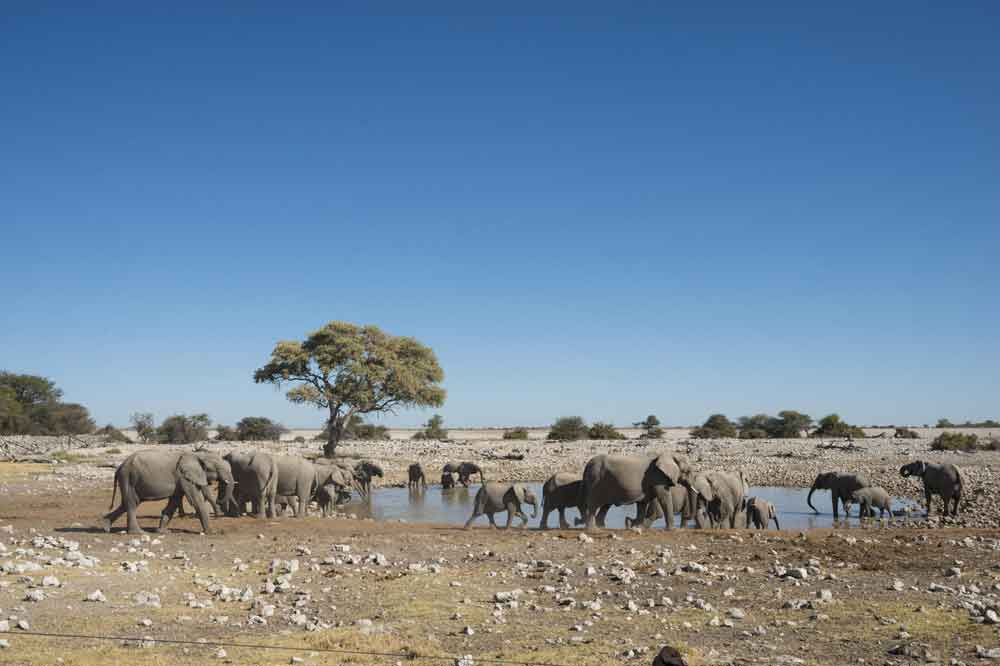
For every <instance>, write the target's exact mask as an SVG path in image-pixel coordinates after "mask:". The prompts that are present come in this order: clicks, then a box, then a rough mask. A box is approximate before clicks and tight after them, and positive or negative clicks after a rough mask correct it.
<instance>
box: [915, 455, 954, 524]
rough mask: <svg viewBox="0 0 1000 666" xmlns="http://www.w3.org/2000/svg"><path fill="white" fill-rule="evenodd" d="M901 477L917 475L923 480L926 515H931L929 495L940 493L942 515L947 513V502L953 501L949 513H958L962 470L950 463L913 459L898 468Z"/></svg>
mask: <svg viewBox="0 0 1000 666" xmlns="http://www.w3.org/2000/svg"><path fill="white" fill-rule="evenodd" d="M899 474H900V476H903V477H909V476H919V477H921V478H922V479H923V480H924V497H925V498H926V500H927V515H928V517H929V516H930V515H931V497H932V496H933V495H940V497H941V499H942V500H944V515H946V516H947V515H948V503H949V501H953V502H954V506H953V508H952V512H951V515H953V516H957V515H958V502H959V501H960V500H961V499H962V486H963V482H962V481H963V480H962V471H961V470H960V469H958V467H956V466H955V465H952V464H951V463H927V462H924V461H922V460H915V461H913V462H911V463H908V464H906V465H903V466H902V467H900V468H899Z"/></svg>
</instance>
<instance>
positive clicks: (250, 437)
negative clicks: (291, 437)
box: [236, 416, 288, 442]
mask: <svg viewBox="0 0 1000 666" xmlns="http://www.w3.org/2000/svg"><path fill="white" fill-rule="evenodd" d="M284 432H288V429H287V428H286V427H285V426H283V425H281V424H280V423H275V422H274V421H272V420H271V419H269V418H267V417H265V416H246V417H243V418H242V419H240V420H239V422H238V423H237V424H236V439H238V440H240V441H246V442H272V441H277V440H279V439H281V434H282V433H284Z"/></svg>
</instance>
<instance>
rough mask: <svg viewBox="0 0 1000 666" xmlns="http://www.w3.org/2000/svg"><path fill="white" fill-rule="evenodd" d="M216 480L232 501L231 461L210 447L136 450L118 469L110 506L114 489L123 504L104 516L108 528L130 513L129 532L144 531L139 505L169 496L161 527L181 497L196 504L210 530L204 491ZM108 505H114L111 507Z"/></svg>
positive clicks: (224, 498) (225, 499) (203, 527)
mask: <svg viewBox="0 0 1000 666" xmlns="http://www.w3.org/2000/svg"><path fill="white" fill-rule="evenodd" d="M213 481H217V482H218V483H219V487H220V495H222V502H223V504H228V503H229V502H230V501H232V493H233V486H234V482H233V474H232V471H231V470H230V467H229V463H227V462H226V461H225V460H223V459H222V457H221V456H220V455H219V454H217V453H210V452H208V451H193V452H184V453H181V452H177V451H139V452H137V453H133V454H132V455H130V456H129V457H128V458H126V459H125V460H124V461H122V464H121V465H119V466H118V469H116V470H115V485H114V490H112V492H111V506H114V505H115V492H116V491H118V490H120V491H121V495H122V497H121V504H119V505H118V508H116V509H115V510H114V511H111V512H110V513H108V514H106V515H105V516H104V520H105V527H104V530H105V531H106V532H110V531H111V526H112V525H113V524H114V522H115V520H117V519H118V517H119V516H121V515H122V514H123V513H127V514H128V518H127V520H128V523H127V525H128V532H129V534H141V533H142V528H140V527H139V521H138V519H137V518H136V508H137V507H138V506H139V504H140V503H142V502H146V501H150V500H163V499H166V500H168V502H167V506H166V507H165V508H164V509H163V511H162V512H161V514H160V525H159V528H158V531H160V532H162V531H164V530H165V529H166V528H167V525H168V524H169V523H170V519H171V518H172V517H173V515H174V512H175V511H176V510H177V507H178V505H179V504H180V500H181V497H186V498H187V500H188V503H190V504H191V506H193V507H194V508H195V511H196V512H197V514H198V520H199V521H201V530H202V531H203V532H208V505H209V503H208V502H206V501H205V493H206V489H207V488H208V485H209V484H210V483H212V482H213ZM108 508H109V509H110V508H111V507H108Z"/></svg>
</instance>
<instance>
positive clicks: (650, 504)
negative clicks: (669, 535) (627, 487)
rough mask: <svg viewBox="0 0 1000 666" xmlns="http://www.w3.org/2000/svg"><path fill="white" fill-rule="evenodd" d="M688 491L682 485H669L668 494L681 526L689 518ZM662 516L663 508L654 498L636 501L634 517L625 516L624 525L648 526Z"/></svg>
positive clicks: (685, 523)
mask: <svg viewBox="0 0 1000 666" xmlns="http://www.w3.org/2000/svg"><path fill="white" fill-rule="evenodd" d="M689 494H690V492H689V491H688V489H687V488H685V487H684V486H671V487H670V496H671V499H672V500H673V503H674V512H675V513H679V514H680V516H681V526H685V525H687V522H688V520H690V519H691V511H690V510H689V509H688V496H689ZM662 517H663V509H662V508H661V507H660V503H659V502H657V501H655V500H645V501H642V502H636V505H635V518H629V517H628V516H625V527H627V528H628V527H643V528H648V527H649V526H650V525H652V524H653V523H655V522H656V521H657V520H659V519H660V518H662Z"/></svg>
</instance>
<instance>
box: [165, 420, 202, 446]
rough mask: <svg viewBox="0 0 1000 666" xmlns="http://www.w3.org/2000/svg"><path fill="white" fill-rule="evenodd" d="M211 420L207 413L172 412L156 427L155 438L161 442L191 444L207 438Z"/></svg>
mask: <svg viewBox="0 0 1000 666" xmlns="http://www.w3.org/2000/svg"><path fill="white" fill-rule="evenodd" d="M210 425H212V420H211V419H210V418H208V414H191V415H187V414H174V415H173V416H168V417H167V418H165V419H164V420H163V423H161V424H160V427H158V428H157V429H156V439H157V441H159V442H161V443H163V444H191V443H193V442H201V441H204V440H206V439H208V427H209V426H210Z"/></svg>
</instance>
